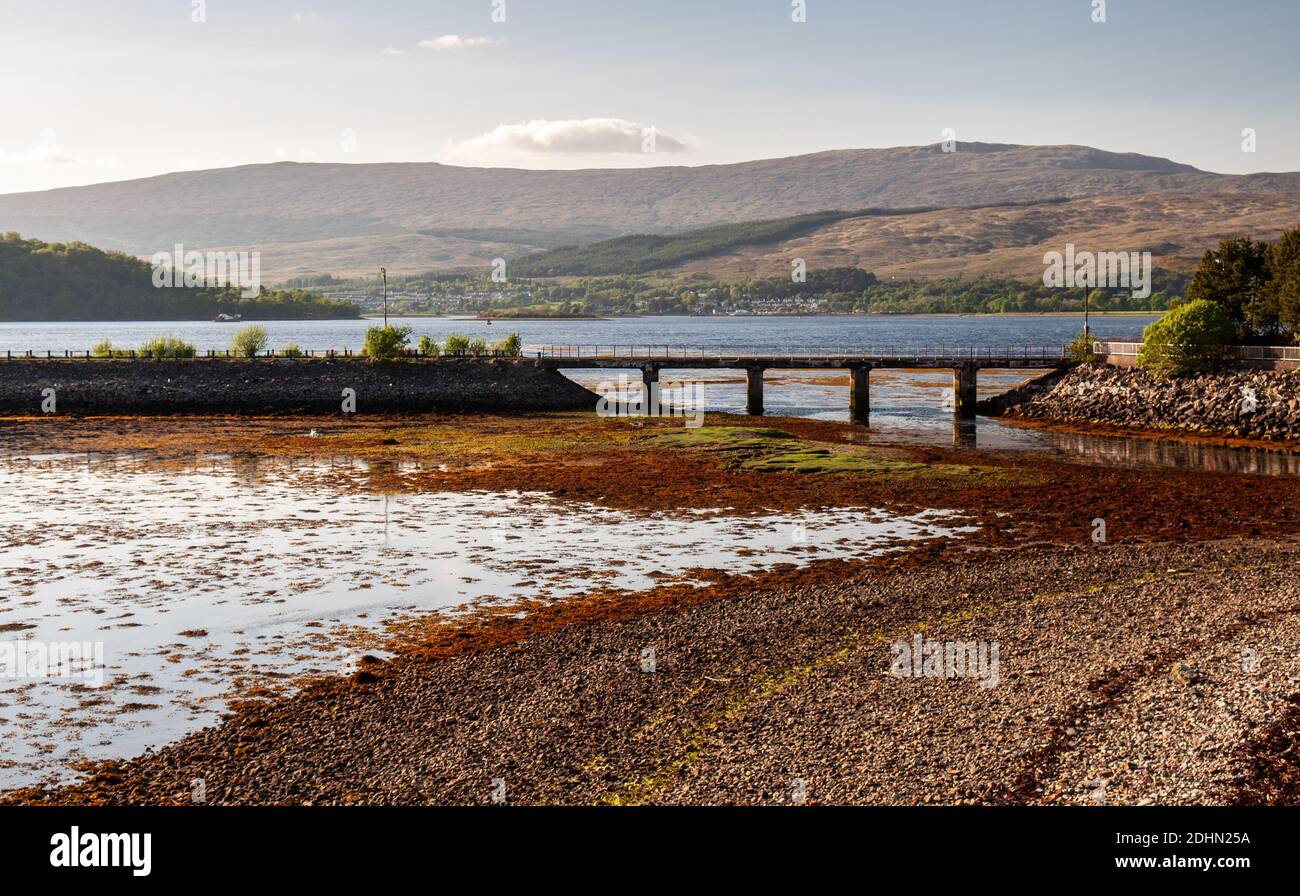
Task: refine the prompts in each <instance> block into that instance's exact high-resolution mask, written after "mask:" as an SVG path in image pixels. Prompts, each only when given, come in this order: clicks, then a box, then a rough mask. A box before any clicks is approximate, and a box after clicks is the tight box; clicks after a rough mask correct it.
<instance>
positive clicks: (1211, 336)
mask: <svg viewBox="0 0 1300 896" xmlns="http://www.w3.org/2000/svg"><path fill="white" fill-rule="evenodd" d="M1235 335H1236V328H1235V327H1234V326H1233V324H1232V319H1231V318H1230V317H1229V316H1228V312H1227V311H1225V310H1224V309H1223V307H1222V306H1221V305H1219V304H1217V303H1215V302H1211V301H1209V300H1208V299H1198V300H1196V301H1194V302H1187V303H1185V304H1183V305H1179V306H1178V307H1177V308H1175V309H1174V310H1173V311H1170V312H1169V313H1168V314H1166V315H1165V316H1164V317H1162V318H1161V319H1160V320H1158V321H1156V322H1155V323H1153V324H1151V325H1150V326H1148V327H1147V328H1146V329H1145V330H1143V331H1142V348H1141V350H1140V351H1139V352H1138V366H1139V367H1143V368H1146V369H1147V370H1149V371H1150V372H1151V373H1153V374H1155V375H1157V376H1181V375H1184V374H1190V373H1208V372H1211V371H1214V370H1218V369H1219V368H1220V367H1222V366H1223V363H1224V360H1225V357H1226V352H1225V351H1224V349H1225V348H1226V347H1227V346H1228V344H1229V343H1231V342H1232V340H1233V338H1234V337H1235Z"/></svg>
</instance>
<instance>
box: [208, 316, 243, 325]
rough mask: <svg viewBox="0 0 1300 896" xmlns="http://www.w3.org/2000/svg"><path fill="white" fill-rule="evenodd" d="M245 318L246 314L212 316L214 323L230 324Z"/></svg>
mask: <svg viewBox="0 0 1300 896" xmlns="http://www.w3.org/2000/svg"><path fill="white" fill-rule="evenodd" d="M243 319H244V316H243V315H242V314H218V315H217V316H216V317H214V318H212V322H213V323H214V324H228V323H238V322H239V321H241V320H243Z"/></svg>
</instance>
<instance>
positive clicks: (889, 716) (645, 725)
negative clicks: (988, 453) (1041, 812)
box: [19, 540, 1300, 804]
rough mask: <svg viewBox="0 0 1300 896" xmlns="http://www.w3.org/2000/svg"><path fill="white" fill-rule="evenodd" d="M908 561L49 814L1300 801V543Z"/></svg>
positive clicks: (495, 671) (204, 746) (298, 708)
mask: <svg viewBox="0 0 1300 896" xmlns="http://www.w3.org/2000/svg"><path fill="white" fill-rule="evenodd" d="M895 565H897V566H898V567H900V568H897V569H891V568H890V566H891V564H889V563H883V564H881V565H880V568H878V569H873V570H870V571H868V572H867V573H865V574H861V575H858V576H856V577H854V578H852V579H851V580H849V581H844V582H843V583H841V584H838V585H830V586H827V585H816V586H813V587H809V588H789V589H775V590H756V591H754V592H752V593H748V594H743V593H742V594H739V595H736V596H731V597H728V598H725V599H720V600H715V601H708V602H704V603H699V604H696V605H694V606H689V607H683V608H673V609H666V610H660V611H657V612H649V613H646V614H643V615H636V616H633V617H632V618H626V619H617V620H611V621H602V622H595V623H592V624H586V625H572V626H567V627H563V628H561V629H559V630H557V631H553V632H549V633H544V634H539V635H536V636H533V637H529V638H526V639H524V640H522V641H519V642H517V643H513V644H508V645H505V646H501V647H497V648H495V649H490V650H485V651H478V650H472V651H467V652H464V653H462V654H460V655H453V656H450V657H444V658H437V659H428V658H418V657H411V658H407V659H400V660H397V661H393V662H388V663H381V662H375V663H373V664H370V665H367V666H366V667H365V669H363V671H362V672H361V673H359V675H358V676H357V677H356V678H355V679H354V680H353V681H351V682H339V683H335V684H334V685H332V686H328V687H321V688H318V689H314V690H309V691H308V692H306V693H304V694H302V695H300V696H298V697H296V698H293V699H290V700H286V701H280V702H276V703H273V704H270V705H268V706H266V707H261V708H258V709H257V710H255V711H249V712H245V713H242V714H240V715H238V716H237V717H236V718H235V719H233V720H232V721H230V722H228V723H227V724H225V725H222V726H219V727H217V728H214V729H209V730H206V731H203V732H200V733H198V734H196V735H194V736H192V737H190V738H188V739H186V740H185V741H182V742H181V743H179V744H177V745H174V746H171V747H167V748H164V749H163V750H160V751H158V752H157V753H154V754H151V755H148V756H146V757H144V758H141V759H138V760H133V761H130V762H126V763H122V764H114V765H112V766H110V767H106V768H103V769H101V770H100V771H99V772H98V773H97V774H96V775H95V776H94V777H93V778H92V779H91V780H90V781H89V782H88V783H86V784H83V785H81V786H78V787H74V788H72V789H69V790H66V791H62V792H57V793H54V794H50V795H49V796H51V797H52V798H53V799H55V800H56V801H58V802H73V803H86V802H89V803H100V802H107V803H136V802H146V803H186V802H189V799H190V789H191V782H192V781H193V780H194V779H196V778H202V779H203V780H204V782H205V786H206V793H207V800H208V801H209V802H210V803H316V804H326V803H328V804H335V803H380V804H391V803H409V804H421V803H451V804H477V803H488V802H492V801H493V799H494V789H495V793H496V799H498V800H499V799H504V800H505V801H507V802H510V803H522V804H534V803H576V804H591V803H621V804H629V803H671V804H716V803H740V804H764V803H789V802H792V801H795V802H798V801H806V802H809V803H835V804H838V803H853V804H917V803H939V804H953V803H992V804H1005V803H1097V802H1106V803H1111V804H1147V803H1159V804H1177V803H1214V804H1217V803H1235V802H1248V801H1251V800H1252V799H1259V800H1264V801H1274V802H1286V801H1294V800H1295V798H1296V794H1295V792H1294V791H1292V792H1289V793H1277V792H1274V791H1272V790H1270V789H1269V787H1270V784H1269V782H1266V781H1259V780H1256V779H1255V778H1254V777H1253V775H1252V769H1253V768H1254V765H1253V764H1252V762H1253V760H1252V750H1251V748H1252V745H1254V744H1255V743H1257V742H1260V741H1262V740H1265V739H1266V738H1268V737H1269V736H1270V734H1273V735H1276V733H1277V732H1271V731H1270V727H1269V726H1270V724H1271V723H1273V722H1274V721H1276V720H1278V719H1280V718H1282V717H1283V715H1284V711H1285V709H1286V708H1287V706H1288V705H1289V704H1288V700H1289V699H1293V696H1294V695H1295V694H1296V693H1297V692H1300V656H1297V654H1296V651H1295V645H1296V636H1297V633H1298V632H1300V543H1297V542H1295V541H1280V540H1272V541H1264V542H1236V543H1231V544H1229V543H1222V544H1191V545H1183V546H1159V545H1157V546H1132V547H1130V546H1116V547H1104V546H1086V547H1085V546H1075V547H1046V546H1045V547H1039V548H1035V549H1030V550H1026V549H1015V550H1009V551H1008V550H987V551H978V552H975V553H972V554H969V555H966V556H964V557H963V558H962V561H961V562H960V563H953V562H952V558H950V557H949V558H943V557H941V558H938V559H936V560H934V561H932V562H930V563H922V564H919V565H918V564H911V563H898V564H895ZM918 632H920V633H923V637H924V638H925V639H926V640H938V641H944V642H992V643H995V644H997V646H998V649H999V670H998V680H997V683H996V686H993V687H985V686H982V685H983V682H982V681H981V680H979V679H977V678H974V677H954V678H937V677H903V676H899V675H896V674H892V673H891V645H893V644H895V643H897V642H907V641H910V639H913V637H914V636H915V634H916V633H918ZM647 650H653V651H654V653H653V659H654V662H653V671H645V670H646V669H647V668H649V666H648V665H647V662H646V660H647V657H648V656H649V654H648V653H647V652H646V651H647ZM1289 734H1290V736H1292V737H1293V736H1294V731H1292V732H1290V733H1289ZM1291 761H1292V762H1294V758H1293V759H1292V760H1291ZM503 787H504V790H502V788H503ZM503 794H504V795H503ZM19 798H20V799H39V798H40V796H39V794H37V793H27V794H22V795H19Z"/></svg>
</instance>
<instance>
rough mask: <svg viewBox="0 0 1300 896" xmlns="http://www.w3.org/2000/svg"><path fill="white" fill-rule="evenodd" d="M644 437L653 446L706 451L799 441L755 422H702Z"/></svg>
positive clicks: (757, 448) (750, 448)
mask: <svg viewBox="0 0 1300 896" xmlns="http://www.w3.org/2000/svg"><path fill="white" fill-rule="evenodd" d="M641 441H642V442H643V443H644V444H646V445H648V446H650V447H652V448H695V449H700V450H705V451H710V450H712V451H766V450H768V449H770V448H772V447H773V446H781V445H788V444H791V443H798V442H799V440H798V439H796V438H795V437H794V436H792V435H790V433H788V432H785V431H784V430H780V429H763V428H759V427H753V426H699V427H696V428H694V429H692V428H690V427H687V428H685V429H673V430H669V431H667V432H657V433H651V434H650V435H647V436H644V437H642V439H641Z"/></svg>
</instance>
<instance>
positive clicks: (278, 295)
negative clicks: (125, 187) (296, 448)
mask: <svg viewBox="0 0 1300 896" xmlns="http://www.w3.org/2000/svg"><path fill="white" fill-rule="evenodd" d="M219 312H224V313H226V314H242V315H243V316H244V317H245V318H247V319H249V320H279V319H288V320H294V319H306V318H313V319H314V318H352V317H358V316H359V314H358V311H357V308H356V306H354V305H350V304H347V303H343V302H331V301H328V300H326V299H323V298H321V297H320V296H319V295H315V294H313V293H308V292H303V291H301V290H291V291H269V292H268V291H263V292H262V294H261V295H259V296H257V297H256V298H252V299H245V298H243V297H242V296H240V291H239V290H238V289H186V288H174V289H173V288H158V287H156V286H154V285H153V269H152V267H151V266H150V265H149V264H148V263H146V262H144V261H141V260H140V259H138V258H133V257H131V256H129V255H123V254H121V253H119V252H104V251H102V250H100V249H96V248H95V247H94V246H88V245H86V244H85V243H45V242H42V241H41V240H25V239H23V238H22V237H20V236H19V235H18V234H16V233H6V234H5V235H4V236H3V237H0V320H206V319H209V318H212V317H215V316H216V315H217V314H218V313H219Z"/></svg>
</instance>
